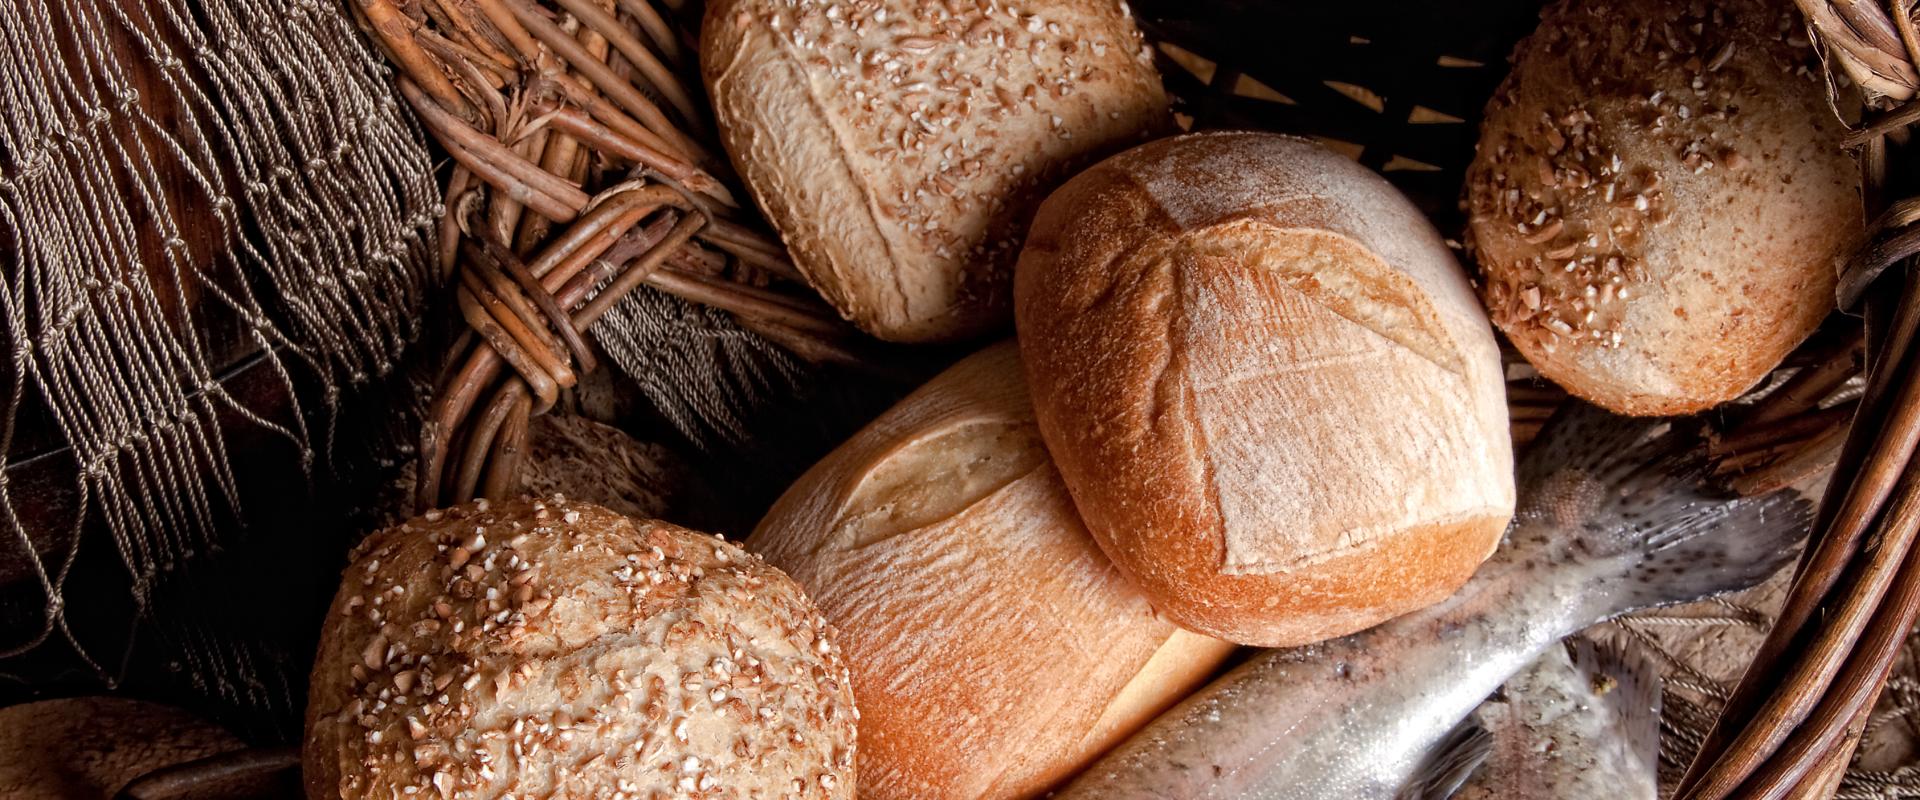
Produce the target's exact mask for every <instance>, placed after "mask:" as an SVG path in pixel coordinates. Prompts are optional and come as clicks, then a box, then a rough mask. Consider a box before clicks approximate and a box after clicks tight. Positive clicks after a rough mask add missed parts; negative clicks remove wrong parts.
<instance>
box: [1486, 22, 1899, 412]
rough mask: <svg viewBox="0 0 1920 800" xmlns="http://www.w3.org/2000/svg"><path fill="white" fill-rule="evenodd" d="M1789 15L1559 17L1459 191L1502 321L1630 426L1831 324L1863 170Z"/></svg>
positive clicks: (1496, 108)
mask: <svg viewBox="0 0 1920 800" xmlns="http://www.w3.org/2000/svg"><path fill="white" fill-rule="evenodd" d="M1821 74H1822V70H1821V69H1820V67H1819V65H1818V63H1817V62H1816V60H1815V54H1814V51H1813V48H1812V47H1811V46H1809V45H1808V43H1807V40H1806V30H1805V25H1804V23H1803V22H1802V21H1801V20H1800V19H1799V13H1798V12H1797V11H1796V10H1795V9H1794V6H1793V4H1792V3H1790V2H1785V0H1731V1H1730V2H1714V3H1673V2H1667V0H1602V1H1600V2H1564V1H1563V2H1560V3H1556V4H1554V5H1553V6H1552V7H1550V8H1549V9H1547V11H1546V12H1545V13H1544V15H1543V19H1542V21H1541V25H1540V29H1539V30H1538V31H1536V32H1534V34H1533V35H1532V36H1530V37H1528V38H1527V39H1526V40H1525V41H1524V42H1522V43H1521V44H1520V46H1519V48H1518V49H1517V50H1516V51H1515V53H1514V57H1513V72H1512V73H1511V74H1510V75H1508V77H1507V79H1506V81H1505V82H1504V83H1503V84H1501V86H1500V89H1499V91H1498V93H1497V94H1496V95H1495V96H1494V98H1493V100H1492V101H1491V102H1490V103H1489V104H1488V106H1487V113H1486V117H1485V120H1484V122H1483V123H1482V128H1481V133H1480V146H1479V152H1478V153H1477V154H1476V156H1475V158H1474V162H1473V166H1472V167H1471V169H1470V170H1469V172H1468V176H1467V197H1468V200H1469V210H1470V214H1471V229H1472V240H1473V243H1474V248H1475V252H1476V254H1477V255H1478V258H1479V260H1480V265H1481V268H1482V270H1483V271H1484V273H1485V289H1484V294H1485V300H1486V304H1487V308H1488V310H1489V312H1490V314H1491V315H1492V317H1493V321H1494V323H1495V324H1497V325H1499V326H1500V329H1501V330H1503V331H1505V332H1506V334H1507V337H1508V338H1509V339H1511V340H1512V341H1513V344H1514V346H1515V347H1517V348H1519V350H1520V352H1521V353H1523V354H1525V355H1526V357H1527V360H1528V361H1531V362H1532V363H1533V365H1534V366H1535V367H1537V368H1538V369H1539V370H1540V372H1541V374H1543V375H1546V376H1547V377H1548V378H1551V379H1553V380H1554V381H1555V382H1557V383H1559V384H1560V385H1562V386H1564V387H1566V388H1567V390H1568V391H1569V392H1572V393H1573V394H1575V395H1578V396H1580V397H1583V398H1585V399H1587V400H1590V401H1592V402H1594V403H1596V404H1598V405H1601V406H1604V407H1606V408H1609V409H1612V410H1614V411H1618V412H1623V413H1629V414H1680V413H1688V412H1693V411H1698V410H1701V409H1705V408H1708V407H1710V406H1712V405H1714V404H1716V403H1720V402H1723V401H1726V400H1731V399H1733V398H1734V397H1737V396H1739V395H1740V394H1741V393H1743V392H1745V391H1746V390H1747V389H1749V388H1751V387H1752V386H1753V385H1754V384H1755V383H1757V382H1758V381H1759V380H1760V379H1761V378H1763V377H1765V376H1766V374H1767V372H1768V371H1769V370H1771V369H1773V367H1774V366H1775V365H1777V364H1779V363H1780V359H1781V358H1783V357H1785V356H1786V354H1787V353H1788V351H1790V350H1792V349H1793V348H1794V347H1795V346H1796V345H1798V344H1799V343H1800V341H1801V340H1802V339H1804V338H1806V336H1807V335H1808V334H1809V333H1811V332H1812V331H1813V330H1814V328H1815V327H1816V326H1818V325H1819V324H1820V321H1821V320H1822V319H1824V318H1825V317H1826V315H1827V312H1829V311H1831V310H1832V308H1833V283H1834V272H1835V267H1836V265H1837V263H1838V262H1839V260H1840V259H1841V258H1842V257H1843V256H1844V254H1845V252H1846V250H1847V249H1848V248H1849V246H1850V245H1851V243H1852V242H1853V241H1854V239H1855V238H1856V237H1857V236H1859V235H1860V230H1861V226H1862V224H1863V223H1862V215H1863V211H1862V206H1861V197H1860V171H1859V169H1858V167H1857V166H1856V165H1855V164H1854V161H1853V159H1852V158H1851V157H1850V156H1849V155H1848V154H1847V153H1846V152H1845V151H1844V150H1843V149H1842V148H1841V146H1840V137H1841V135H1842V133H1843V131H1842V128H1841V126H1840V123H1839V122H1838V121H1837V120H1835V119H1834V115H1833V112H1832V111H1831V110H1830V109H1829V108H1828V105H1827V101H1826V96H1825V85H1824V83H1823V82H1822V80H1821V78H1820V75H1821Z"/></svg>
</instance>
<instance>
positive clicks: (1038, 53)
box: [700, 0, 1168, 342]
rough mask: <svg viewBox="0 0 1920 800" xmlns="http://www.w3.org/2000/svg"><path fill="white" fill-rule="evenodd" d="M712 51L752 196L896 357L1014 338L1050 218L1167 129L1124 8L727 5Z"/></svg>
mask: <svg viewBox="0 0 1920 800" xmlns="http://www.w3.org/2000/svg"><path fill="white" fill-rule="evenodd" d="M701 36H702V43H701V48H700V56H701V66H702V68H703V70H704V72H705V73H706V80H707V85H708V88H709V89H710V90H711V95H712V97H713V105H714V112H715V115H716V116H717V118H718V120H719V126H720V132H721V134H722V139H723V142H724V144H725V146H726V149H727V152H728V153H729V154H730V155H731V156H732V158H733V162H734V164H735V165H736V167H737V168H738V169H739V172H740V175H741V176H742V177H743V178H744V179H745V180H746V183H747V187H748V188H749V189H750V190H752V193H753V195H754V197H755V198H756V199H757V200H758V201H759V202H760V206H761V207H762V208H763V209H765V210H766V212H767V216H768V218H769V219H771V220H772V221H773V224H774V227H776V228H778V229H779V231H780V233H781V235H782V237H783V238H784V239H785V240H786V243H787V248H788V249H789V250H790V251H791V252H792V254H793V258H794V261H795V263H796V264H797V265H798V266H799V268H800V270H801V271H802V272H804V273H805V274H806V276H807V278H808V280H809V281H811V282H812V283H813V285H814V286H815V287H816V288H818V289H819V290H820V292H821V294H823V295H825V296H826V298H827V299H828V300H829V301H831V302H832V303H833V304H834V305H835V306H836V307H838V308H839V309H840V313H842V314H844V315H846V317H847V318H848V319H851V320H853V321H854V323H856V324H858V325H859V326H860V327H862V328H864V329H866V330H867V331H868V332H870V333H872V334H874V335H875V336H879V337H880V338H883V339H890V340H894V341H903V342H918V341H935V340H952V339H960V338H965V337H970V336H974V335H977V334H980V333H982V332H985V331H989V330H992V329H995V328H999V327H1002V326H1004V325H1005V324H1006V320H1007V316H1008V309H1009V301H1010V297H1009V295H1010V294H1011V289H1010V287H1009V284H1010V281H1011V269H1012V267H1013V262H1014V258H1015V257H1016V255H1017V254H1018V252H1019V249H1020V246H1019V239H1020V235H1021V233H1022V232H1023V231H1024V230H1025V227H1026V223H1027V221H1028V219H1029V218H1030V215H1031V213H1032V211H1033V207H1034V205H1035V204H1037V203H1038V202H1039V200H1040V198H1041V197H1043V196H1045V193H1046V191H1047V190H1048V189H1050V188H1052V186H1054V185H1055V184H1056V183H1057V182H1058V181H1060V180H1063V179H1065V178H1066V176H1068V175H1070V174H1072V172H1073V171H1074V170H1075V169H1077V168H1078V167H1079V166H1082V165H1084V164H1085V163H1087V162H1088V161H1089V160H1090V158H1091V157H1094V156H1097V155H1104V154H1105V153H1108V152H1112V151H1114V150H1118V149H1120V148H1122V147H1125V146H1127V145H1129V144H1133V143H1136V142H1138V141H1140V140H1141V137H1142V135H1143V133H1145V132H1147V131H1149V130H1153V129H1157V128H1160V127H1162V126H1164V125H1165V124H1166V123H1167V121H1168V118H1167V108H1166V106H1167V100H1166V96H1165V94H1164V93H1163V92H1162V91H1161V88H1160V79H1159V76H1158V74H1157V73H1155V71H1154V69H1153V63H1152V61H1151V59H1150V57H1149V56H1148V54H1147V52H1146V50H1145V47H1144V45H1143V43H1142V39H1141V36H1140V33H1139V31H1138V30H1137V29H1135V27H1134V24H1133V20H1132V18H1131V16H1130V15H1129V12H1128V11H1127V10H1126V3H1124V2H1121V1H1120V0H1000V2H996V3H975V2H966V3H927V2H921V0H858V1H856V0H808V2H803V3H794V2H790V1H789V0H714V1H713V2H710V3H708V4H707V15H706V21H705V24H704V26H703V28H702V31H701Z"/></svg>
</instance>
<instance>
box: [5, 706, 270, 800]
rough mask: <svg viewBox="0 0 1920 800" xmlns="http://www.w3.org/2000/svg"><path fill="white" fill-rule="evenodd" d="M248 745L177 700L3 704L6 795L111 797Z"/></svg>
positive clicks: (70, 799) (65, 799)
mask: <svg viewBox="0 0 1920 800" xmlns="http://www.w3.org/2000/svg"><path fill="white" fill-rule="evenodd" d="M241 747H243V745H242V744H241V743H240V740H239V739H237V738H235V737H234V736H233V734H230V733H228V732H226V731H225V730H222V729H221V728H220V727H218V726H216V725H214V724H213V723H210V722H207V721H205V720H202V719H199V718H198V717H195V716H193V715H192V714H188V713H187V712H185V711H181V710H180V709H177V708H171V707H168V706H163V705H159V704H157V703H146V702H141V701H138V700H128V699H126V698H120V697H77V698H73V699H68V700H45V701H41V702H38V703H26V704H23V705H17V706H9V707H7V708H0V797H9V798H20V799H21V800H27V798H60V799H61V800H107V798H110V797H114V796H116V795H118V794H119V793H120V790H121V789H123V788H125V787H126V785H127V784H128V783H130V782H132V781H133V780H134V779H135V778H139V777H141V776H144V775H146V774H147V773H149V772H152V771H154V770H157V769H160V768H162V767H171V766H174V765H176V764H184V763H186V762H188V761H194V760H197V759H201V758H206V757H208V756H216V755H220V754H221V753H229V752H232V751H235V750H239V749H241Z"/></svg>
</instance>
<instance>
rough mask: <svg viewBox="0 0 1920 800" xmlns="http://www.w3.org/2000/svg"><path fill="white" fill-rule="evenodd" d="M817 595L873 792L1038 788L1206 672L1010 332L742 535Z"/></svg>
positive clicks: (1215, 657) (835, 456) (1213, 653)
mask: <svg viewBox="0 0 1920 800" xmlns="http://www.w3.org/2000/svg"><path fill="white" fill-rule="evenodd" d="M748 545H749V546H750V547H752V548H753V549H754V550H755V551H757V552H760V553H762V554H764V555H765V556H766V558H767V560H768V561H770V562H772V563H773V564H775V565H776V566H779V567H780V568H781V569H784V570H787V571H788V572H789V573H790V574H792V575H793V576H794V578H795V579H796V580H798V581H800V582H801V583H802V584H803V585H805V586H806V587H807V590H808V592H809V593H810V594H812V595H813V597H814V598H815V599H816V600H817V601H818V602H819V603H820V608H821V610H822V611H823V612H824V613H825V614H826V616H827V619H828V620H829V621H830V622H832V623H833V625H834V627H835V628H836V629H837V630H838V631H839V639H838V641H839V642H841V644H842V645H843V646H844V647H845V648H846V652H847V662H848V664H849V665H850V666H851V668H852V670H853V686H854V693H855V694H856V695H857V696H858V697H859V698H860V707H861V710H862V716H861V719H860V795H861V797H863V798H867V799H868V800H875V799H876V798H877V799H878V800H889V799H891V798H902V799H905V798H913V799H914V800H930V799H937V798H1018V797H1031V796H1035V795H1037V794H1038V793H1040V792H1042V791H1044V790H1045V789H1046V788H1047V787H1049V786H1051V785H1053V784H1054V783H1056V782H1058V781H1060V780H1061V779H1063V778H1066V777H1068V776H1070V775H1072V774H1073V773H1074V772H1076V771H1077V770H1078V769H1079V768H1080V767H1082V766H1084V765H1085V764H1086V763H1087V762H1089V761H1091V760H1092V759H1093V758H1094V757H1096V756H1098V755H1099V754H1100V753H1102V752H1103V751H1105V750H1106V749H1107V748H1108V747H1109V746H1111V745H1112V744H1113V743H1114V742H1116V741H1118V740H1119V739H1121V738H1123V737H1125V736H1126V735H1127V734H1128V733H1130V732H1132V731H1133V730H1134V729H1136V728H1138V727H1139V726H1140V725H1142V724H1143V723H1145V722H1146V721H1147V720H1148V719H1150V718H1151V717H1152V716H1153V715H1154V714H1155V713H1157V712H1159V711H1160V710H1161V709H1164V708H1165V707H1167V706H1168V705H1171V704H1172V703H1174V702H1176V701H1178V700H1179V699H1180V698H1181V697H1182V696H1184V695H1185V694H1186V693H1187V692H1188V690H1190V689H1192V688H1193V687H1194V686H1195V685H1197V684H1198V683H1199V682H1201V681H1203V680H1205V678H1206V677H1207V676H1208V675H1209V674H1210V673H1211V672H1212V670H1213V668H1214V667H1215V666H1216V665H1217V664H1219V662H1220V661H1221V660H1222V659H1224V658H1225V657H1226V655H1227V654H1228V652H1229V651H1230V650H1231V645H1228V644H1227V643H1225V642H1220V641H1217V640H1214V639H1209V638H1206V637H1203V636H1199V635H1196V634H1192V633H1187V632H1185V631H1182V630H1179V629H1177V628H1175V627H1174V626H1173V625H1171V624H1169V623H1167V622H1165V621H1162V620H1161V619H1159V618H1157V617H1155V616H1154V614H1153V610H1152V608H1151V606H1149V605H1148V603H1147V601H1146V598H1145V597H1143V596H1141V595H1140V593H1139V592H1138V591H1137V590H1135V589H1134V588H1133V587H1132V586H1130V585H1128V584H1127V582H1126V581H1125V580H1124V579H1123V578H1122V577H1121V576H1120V575H1119V574H1118V573H1116V572H1115V571H1114V569H1113V566H1112V564H1110V563H1109V562H1108V561H1107V559H1106V557H1105V556H1104V555H1102V554H1101V552H1100V550H1099V548H1098V547H1097V546H1096V545H1095V544H1094V542H1093V539H1092V537H1091V536H1089V535H1088V534H1087V531H1086V529H1085V528H1084V527H1083V526H1082V525H1081V524H1080V521H1079V518H1078V517H1077V516H1076V515H1075V513H1074V510H1073V503H1072V500H1071V499H1070V498H1068V496H1067V492H1066V487H1064V486H1062V485H1061V483H1060V478H1059V474H1058V473H1056V472H1055V471H1054V469H1053V465H1052V464H1051V463H1050V462H1049V461H1048V459H1047V454H1046V450H1045V449H1043V447H1042V446H1041V444H1040V437H1039V432H1038V431H1036V430H1035V428H1034V423H1033V412H1032V406H1031V404H1030V403H1029V402H1028V399H1027V392H1026V386H1025V381H1024V379H1023V378H1022V376H1021V374H1020V359H1019V354H1018V352H1017V350H1016V349H1015V348H1014V346H1013V344H1012V343H1010V342H1009V343H1004V344H1000V345H996V346H994V347H991V348H988V349H987V350H985V351H982V352H980V353H977V354H975V355H973V356H972V357H970V358H967V359H966V360H963V361H961V362H960V363H959V364H957V365H955V366H954V367H953V368H951V369H949V370H947V371H946V372H945V373H942V374H941V375H940V376H938V377H936V378H934V379H933V380H932V381H930V382H929V383H927V385H925V386H923V387H921V388H920V390H919V391H917V392H915V393H914V394H913V395H911V396H909V397H908V398H907V399H905V400H903V401H902V402H901V403H900V404H899V405H897V406H894V408H893V409H892V410H890V411H888V412H887V413H886V414H884V415H882V416H881V417H880V418H879V419H877V420H875V421H874V422H873V424H871V425H869V426H868V427H867V428H866V429H865V430H862V431H861V432H860V433H859V434H857V435H855V436H854V437H853V439H852V440H850V441H848V442H847V443H846V444H845V445H842V446H841V447H840V448H839V449H837V450H835V451H834V452H833V453H832V454H831V455H828V456H827V457H826V459H824V460H822V461H821V462H820V463H819V464H818V465H816V466H815V467H814V468H813V469H812V470H810V471H808V472H807V474H806V475H804V476H803V477H801V478H800V480H799V481H798V482H796V483H795V484H794V485H793V488H792V489H790V490H788V492H787V493H786V494H785V495H784V496H782V497H781V498H780V500H779V502H778V503H776V504H775V505H774V507H773V509H772V510H771V511H770V512H769V513H768V514H767V517H766V519H765V520H764V521H763V522H761V524H760V527H759V528H758V529H757V530H756V531H755V532H754V534H753V537H752V538H751V539H749V540H748Z"/></svg>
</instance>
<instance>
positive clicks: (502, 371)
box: [355, 0, 857, 509]
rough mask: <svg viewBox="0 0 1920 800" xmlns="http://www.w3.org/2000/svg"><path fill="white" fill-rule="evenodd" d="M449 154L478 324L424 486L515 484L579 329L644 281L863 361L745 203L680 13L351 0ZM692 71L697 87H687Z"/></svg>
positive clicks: (607, 3) (484, 489)
mask: <svg viewBox="0 0 1920 800" xmlns="http://www.w3.org/2000/svg"><path fill="white" fill-rule="evenodd" d="M355 7H356V9H357V11H358V12H359V14H360V15H361V18H362V20H363V23H364V24H365V25H366V27H367V28H368V29H369V30H370V31H372V32H373V34H374V37H375V39H376V41H377V42H378V43H379V45H380V46H381V47H382V48H383V49H384V50H385V51H386V53H387V54H388V56H389V57H390V58H391V59H392V60H393V62H394V63H395V64H396V65H398V66H399V68H400V70H401V72H402V73H403V75H402V77H401V78H400V81H399V83H400V91H401V93H402V94H403V95H404V96H405V98H406V100H407V102H408V103H409V104H410V105H411V106H412V107H413V109H414V110H415V111H416V112H417V113H418V114H419V115H420V119H421V121H422V122H423V123H424V124H425V126H426V128H427V130H428V131H429V132H430V133H431V134H432V135H433V136H434V138H435V139H436V140H438V141H439V143H440V144H441V145H442V146H443V147H445V148H446V150H447V152H448V153H449V154H450V155H452V157H453V159H454V161H455V163H456V165H457V166H456V167H455V168H454V170H453V174H452V177H451V179H450V180H449V182H448V187H447V192H446V207H447V209H448V214H447V216H446V218H445V220H444V222H443V225H442V229H441V232H440V240H439V241H440V251H439V255H440V259H441V262H440V263H441V268H442V270H443V272H444V273H447V274H448V275H449V276H451V275H452V273H454V272H456V271H457V273H458V280H457V284H456V287H455V291H456V303H457V305H458V309H459V313H460V315H461V317H462V318H463V319H464V320H465V321H466V322H467V324H468V326H469V327H470V328H471V331H470V332H469V334H468V335H466V336H463V337H462V338H461V339H460V341H459V343H458V344H457V345H456V347H455V352H454V353H453V354H452V356H451V357H450V359H449V361H448V364H449V369H448V372H447V374H446V376H445V377H444V379H443V381H442V383H441V386H440V389H439V391H438V392H437V394H436V397H435V400H434V403H433V405H432V408H431V410H430V412H429V418H428V420H427V423H426V425H425V428H424V431H423V433H422V436H421V454H420V466H421V472H420V480H419V484H418V487H419V488H418V495H417V502H418V505H419V507H420V508H422V509H425V508H431V507H435V506H440V505H444V504H447V503H453V502H460V501H463V500H466V499H470V498H472V497H476V496H484V497H502V496H505V495H508V494H512V493H513V492H514V491H515V490H516V488H517V486H518V482H517V473H518V468H519V463H520V460H521V458H522V456H523V454H524V452H525V450H526V444H527V443H526V438H527V426H528V419H529V417H530V416H531V415H533V414H538V413H542V412H544V411H545V410H547V409H548V408H550V407H552V406H553V404H554V403H555V401H556V399H557V397H558V394H559V392H560V391H562V390H564V389H567V388H569V387H571V386H573V385H574V384H575V383H576V382H577V381H578V378H579V375H580V373H582V372H584V371H589V370H592V369H594V368H595V367H596V366H597V365H596V363H595V357H594V355H593V352H592V350H591V349H590V348H589V347H588V346H587V345H586V344H585V342H584V341H583V339H582V337H581V333H582V332H584V331H585V330H586V329H587V328H588V327H590V326H592V325H593V323H594V322H595V321H597V320H598V319H599V318H600V317H601V316H602V315H603V314H605V313H606V311H607V310H608V309H610V308H612V307H613V305H614V304H615V303H618V302H620V300H621V299H622V298H624V297H625V296H626V295H627V294H628V293H629V292H631V291H632V290H633V289H635V288H636V287H638V286H640V285H642V284H645V285H649V286H652V287H654V288H656V289H659V290H661V291H664V292H667V293H669V294H672V295H676V296H678V297H681V298H683V299H686V300H689V301H692V302H696V303H704V304H707V305H711V306H715V307H717V308H721V309H724V310H726V311H728V312H731V313H732V314H733V315H734V316H735V318H736V319H737V320H738V321H739V322H740V323H741V324H742V326H744V327H746V328H747V329H749V330H751V331H753V332H755V333H757V334H759V335H761V336H763V337H765V338H767V339H769V340H771V341H773V342H775V343H777V344H779V345H781V346H784V347H786V348H787V349H789V350H791V351H793V352H794V353H795V354H797V355H799V356H801V357H803V358H808V359H811V360H816V361H826V360H841V361H855V360H857V359H856V358H855V357H854V355H853V354H852V353H850V352H849V351H848V349H847V343H848V342H849V341H850V340H852V339H853V334H852V333H851V332H850V328H849V327H848V326H847V325H845V323H843V322H841V321H840V319H839V318H838V316H837V315H835V314H834V313H833V312H832V310H831V309H829V308H828V307H827V306H826V305H825V304H824V303H822V302H821V301H819V300H818V299H817V297H815V296H814V295H812V294H811V293H810V292H808V291H806V290H805V287H804V284H803V282H802V281H801V280H800V276H799V274H798V273H797V272H796V271H795V269H794V268H793V266H792V265H791V263H789V261H788V260H787V256H786V252H785V250H784V248H783V247H782V246H781V245H780V244H779V242H778V241H776V240H774V239H773V238H772V237H770V236H769V235H767V234H766V233H764V232H763V231H762V229H761V227H760V225H759V222H758V220H757V219H756V218H755V217H754V216H753V215H752V213H751V211H749V210H747V209H743V208H742V207H741V202H740V201H739V200H738V199H737V194H736V192H735V190H734V189H732V188H730V186H729V183H730V182H731V181H732V176H731V173H730V171H729V170H728V168H727V165H726V162H725V161H724V158H723V157H722V156H720V155H719V154H718V150H717V148H715V147H714V146H713V145H712V144H711V141H712V140H711V137H710V135H709V131H708V124H707V123H706V121H705V120H706V116H705V114H706V112H705V110H704V109H703V107H702V106H701V105H700V102H701V101H700V100H699V98H700V94H699V92H698V91H697V83H695V82H694V81H693V80H692V77H691V76H692V75H693V74H694V73H695V70H696V69H697V65H696V64H695V63H694V59H693V57H692V52H693V51H692V47H691V43H690V42H689V41H686V40H685V39H683V38H682V33H681V31H684V30H687V29H689V26H688V25H684V24H678V21H677V20H676V19H675V15H676V14H678V13H684V12H685V11H686V10H685V9H680V8H678V7H677V4H658V5H656V4H654V3H650V2H646V0H618V2H615V0H556V1H555V2H535V1H534V0H463V1H461V2H452V1H451V0H424V1H419V2H399V1H398V0H356V6H355ZM690 87H692V88H690Z"/></svg>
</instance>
